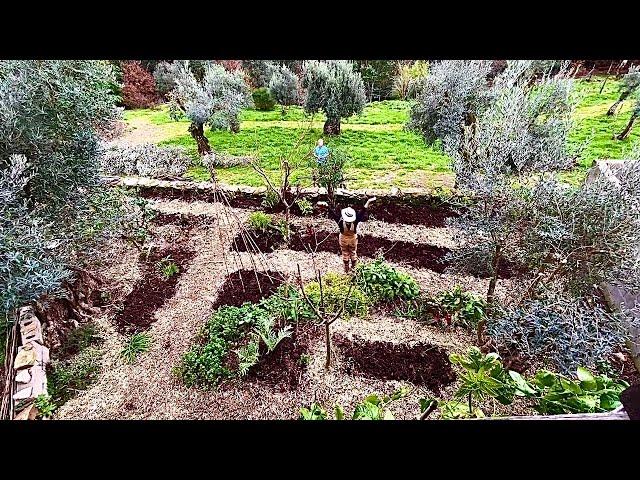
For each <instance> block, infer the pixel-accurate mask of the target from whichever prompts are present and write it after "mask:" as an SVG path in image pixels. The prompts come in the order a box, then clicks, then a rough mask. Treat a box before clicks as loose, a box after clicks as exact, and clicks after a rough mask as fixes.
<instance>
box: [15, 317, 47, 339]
mask: <svg viewBox="0 0 640 480" xmlns="http://www.w3.org/2000/svg"><path fill="white" fill-rule="evenodd" d="M20 337H21V339H22V344H23V345H26V344H27V343H29V342H38V343H40V344H42V343H44V342H43V339H42V325H41V323H40V320H38V319H37V318H36V317H35V315H34V316H30V317H29V318H25V319H24V320H22V319H21V320H20Z"/></svg>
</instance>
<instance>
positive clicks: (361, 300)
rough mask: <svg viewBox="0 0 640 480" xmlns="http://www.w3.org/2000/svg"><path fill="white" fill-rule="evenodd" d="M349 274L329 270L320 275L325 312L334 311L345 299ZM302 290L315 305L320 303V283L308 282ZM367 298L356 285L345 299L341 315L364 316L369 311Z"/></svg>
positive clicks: (349, 280)
mask: <svg viewBox="0 0 640 480" xmlns="http://www.w3.org/2000/svg"><path fill="white" fill-rule="evenodd" d="M350 283H351V276H349V275H341V274H338V273H332V272H329V273H327V274H326V275H324V276H323V277H322V292H323V297H324V306H325V313H327V314H332V313H336V312H337V311H338V310H339V309H340V308H341V307H342V303H343V302H344V301H345V297H346V295H347V292H348V291H349V284H350ZM304 291H305V293H306V294H307V296H308V297H309V300H311V301H312V302H313V303H314V304H315V305H316V306H317V305H320V284H319V283H318V282H310V283H308V284H307V285H305V287H304ZM369 303H370V301H369V298H367V295H366V294H365V293H364V292H363V291H362V290H361V289H360V288H359V287H358V286H354V287H353V288H352V289H351V295H350V296H349V299H348V300H347V302H346V304H345V307H344V312H343V315H345V316H347V317H348V316H354V315H355V316H358V317H365V316H366V315H367V313H368V311H369Z"/></svg>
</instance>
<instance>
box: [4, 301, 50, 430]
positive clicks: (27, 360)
mask: <svg viewBox="0 0 640 480" xmlns="http://www.w3.org/2000/svg"><path fill="white" fill-rule="evenodd" d="M18 322H19V329H20V344H21V345H20V346H19V347H18V353H17V354H16V357H15V359H14V362H13V368H14V370H15V379H14V381H15V389H14V391H15V393H14V394H13V401H14V403H15V409H14V411H16V412H18V413H17V414H16V415H15V416H14V420H33V419H35V418H36V415H37V414H38V409H37V408H36V406H35V403H34V402H35V400H36V398H38V396H39V395H43V394H44V395H46V394H47V375H46V366H47V363H49V349H48V348H47V347H45V346H44V339H43V338H42V324H41V323H40V320H38V317H36V314H35V312H34V310H33V307H22V308H21V309H20V310H19V312H18Z"/></svg>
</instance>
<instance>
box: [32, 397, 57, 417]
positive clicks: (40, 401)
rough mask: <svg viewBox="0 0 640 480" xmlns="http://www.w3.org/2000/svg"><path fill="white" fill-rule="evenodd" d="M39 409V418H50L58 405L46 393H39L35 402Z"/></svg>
mask: <svg viewBox="0 0 640 480" xmlns="http://www.w3.org/2000/svg"><path fill="white" fill-rule="evenodd" d="M34 405H35V406H36V408H37V409H38V418H50V417H51V415H53V412H55V411H56V408H58V406H57V405H56V404H55V403H54V402H53V401H52V399H51V397H50V396H49V395H46V394H44V393H43V394H42V395H38V396H37V397H36V400H35V402H34Z"/></svg>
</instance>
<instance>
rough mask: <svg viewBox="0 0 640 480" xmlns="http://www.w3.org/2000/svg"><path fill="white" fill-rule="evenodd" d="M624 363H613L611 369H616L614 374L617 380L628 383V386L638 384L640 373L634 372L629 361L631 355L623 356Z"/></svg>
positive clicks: (639, 382) (634, 368)
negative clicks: (616, 375)
mask: <svg viewBox="0 0 640 480" xmlns="http://www.w3.org/2000/svg"><path fill="white" fill-rule="evenodd" d="M625 358H626V360H625V362H624V364H622V365H620V363H614V364H613V367H614V368H615V369H616V373H617V374H618V378H621V379H622V380H624V381H626V382H627V383H629V385H636V384H640V372H638V370H636V366H635V365H634V363H633V360H632V359H631V355H630V354H629V353H626V354H625Z"/></svg>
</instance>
